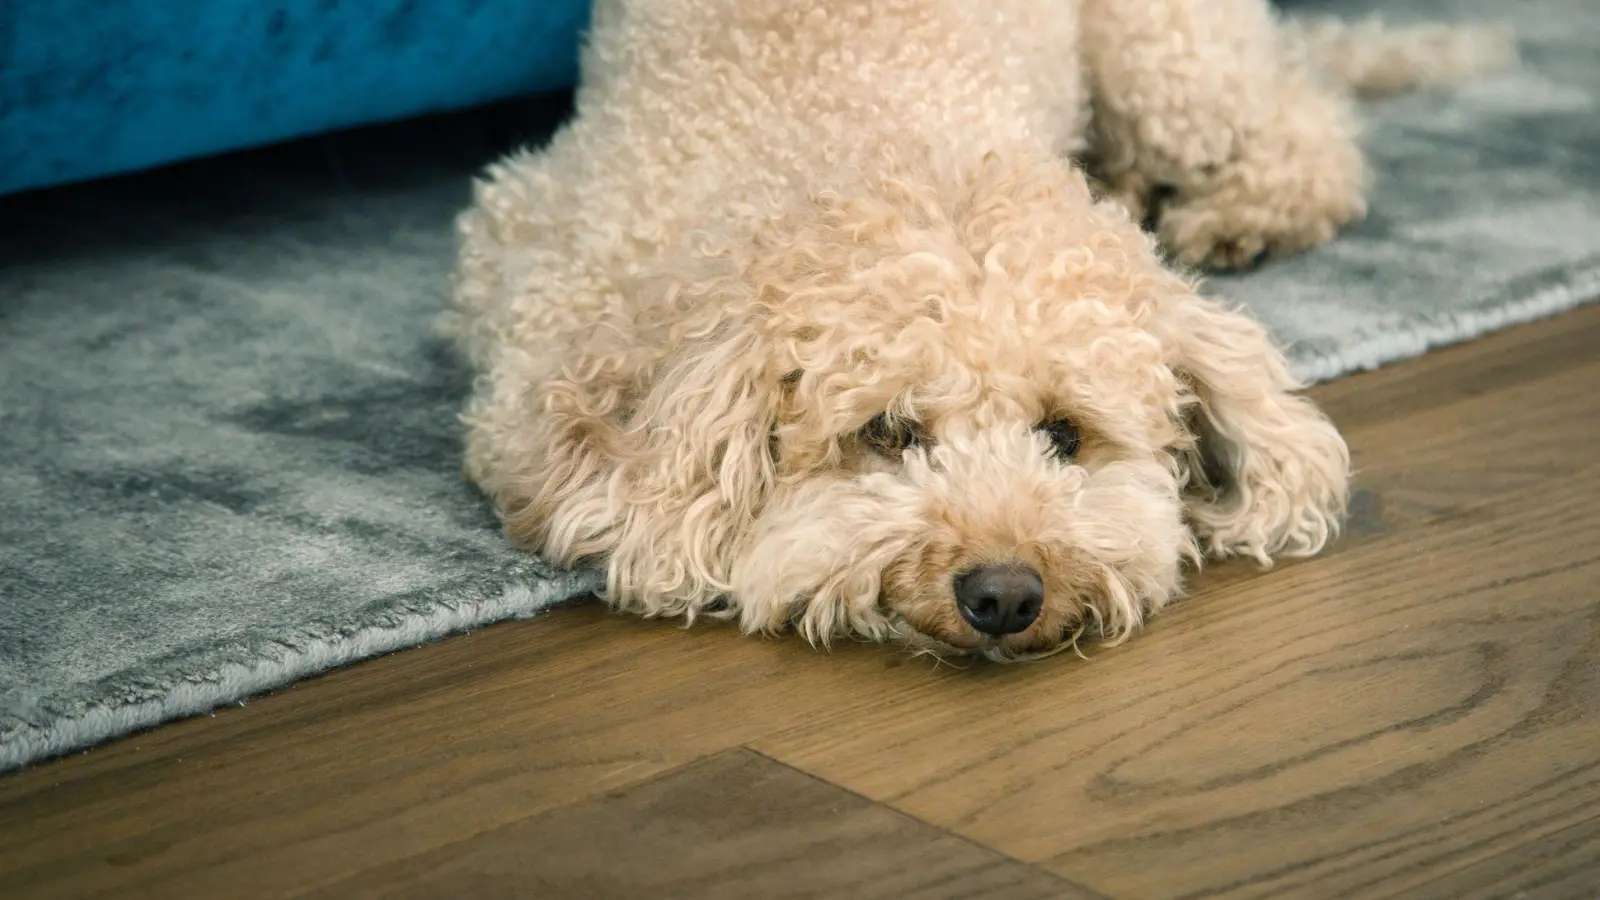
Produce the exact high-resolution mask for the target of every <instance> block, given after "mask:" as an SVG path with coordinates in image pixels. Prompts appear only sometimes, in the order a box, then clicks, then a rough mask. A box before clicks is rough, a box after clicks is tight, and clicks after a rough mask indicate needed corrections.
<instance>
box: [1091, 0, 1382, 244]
mask: <svg viewBox="0 0 1600 900" xmlns="http://www.w3.org/2000/svg"><path fill="white" fill-rule="evenodd" d="M1082 27H1083V32H1084V41H1083V46H1084V55H1085V58H1086V60H1087V62H1088V66H1089V74H1090V80H1091V92H1092V94H1093V97H1094V117H1095V119H1094V139H1093V147H1092V151H1091V155H1092V157H1093V159H1094V163H1095V166H1096V169H1097V175H1099V176H1100V177H1101V178H1102V179H1103V180H1104V181H1106V182H1107V184H1108V185H1109V187H1110V192H1111V193H1112V194H1113V195H1116V194H1118V193H1128V192H1134V191H1136V192H1138V193H1139V194H1140V195H1141V196H1142V198H1143V200H1144V201H1145V203H1149V204H1150V208H1149V210H1148V213H1149V216H1148V218H1149V219H1151V220H1154V221H1156V222H1157V226H1156V227H1157V229H1158V233H1159V235H1160V237H1161V239H1162V242H1163V244H1164V245H1165V246H1166V247H1167V249H1168V251H1169V252H1170V253H1172V254H1173V255H1174V256H1175V257H1176V258H1177V259H1178V260H1179V261H1180V262H1183V263H1186V264H1189V265H1197V266H1206V267H1211V268H1238V267H1242V266H1248V265H1250V264H1252V263H1254V262H1257V261H1259V260H1260V259H1262V258H1264V257H1265V256H1267V255H1269V254H1273V253H1288V252H1293V251H1296V250H1301V249H1304V248H1307V247H1310V246H1314V245H1316V244H1319V243H1323V242H1325V241H1328V240H1329V239H1331V238H1332V237H1333V235H1334V232H1335V231H1336V230H1337V229H1338V228H1339V227H1341V226H1343V225H1344V224H1346V223H1347V222H1349V221H1351V220H1352V219H1354V218H1358V217H1359V216H1361V215H1363V214H1364V213H1365V209H1366V207H1365V201H1364V199H1363V196H1362V194H1363V190H1364V188H1365V185H1366V181H1367V170H1366V166H1365V161H1364V160H1363V158H1362V154H1361V151H1360V148H1359V147H1358V146H1357V145H1356V142H1355V127H1354V124H1353V120H1352V118H1351V117H1350V115H1349V111H1348V109H1347V106H1346V102H1345V99H1344V98H1343V97H1341V96H1340V95H1338V94H1337V93H1335V92H1332V91H1329V90H1325V89H1323V88H1322V87H1320V86H1319V85H1317V84H1316V83H1315V82H1314V81H1313V79H1312V77H1311V75H1310V73H1309V71H1308V70H1307V69H1306V68H1305V67H1304V66H1300V65H1294V64H1291V63H1290V62H1289V61H1287V59H1286V57H1285V56H1284V55H1283V54H1281V53H1280V47H1279V34H1278V29H1277V25H1276V23H1275V22H1274V21H1273V17H1272V13H1271V10H1270V9H1269V8H1268V6H1267V4H1266V2H1265V0H1141V2H1138V3H1123V2H1120V0H1087V2H1086V3H1085V4H1084V9H1083V22H1082ZM1133 205H1135V206H1143V205H1144V203H1136V204H1133ZM1142 211H1143V210H1141V212H1142Z"/></svg>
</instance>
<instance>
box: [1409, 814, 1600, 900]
mask: <svg viewBox="0 0 1600 900" xmlns="http://www.w3.org/2000/svg"><path fill="white" fill-rule="evenodd" d="M1391 896H1398V895H1391ZM1597 896H1600V814H1597V815H1596V816H1595V817H1594V818H1591V819H1587V820H1585V821H1583V822H1579V823H1578V824H1576V825H1571V826H1569V827H1567V828H1563V829H1561V830H1560V831H1556V832H1553V833H1550V834H1544V835H1540V836H1538V837H1536V838H1534V839H1533V840H1530V841H1528V842H1527V843H1524V844H1521V845H1519V846H1516V847H1513V848H1511V849H1510V850H1506V851H1505V852H1503V853H1497V854H1495V855H1494V856H1491V857H1488V858H1487V859H1483V860H1482V861H1480V862H1477V863H1475V864H1473V865H1470V866H1466V867H1465V868H1461V869H1457V870H1456V871H1454V872H1451V873H1450V874H1448V875H1445V876H1444V877H1441V878H1437V879H1435V880H1433V881H1429V882H1428V883H1426V884H1423V885H1421V886H1419V887H1417V888H1416V889H1414V890H1410V891H1407V892H1406V894H1405V897H1407V898H1408V900H1503V898H1506V897H1526V898H1530V900H1532V898H1539V900H1594V898H1595V897H1597Z"/></svg>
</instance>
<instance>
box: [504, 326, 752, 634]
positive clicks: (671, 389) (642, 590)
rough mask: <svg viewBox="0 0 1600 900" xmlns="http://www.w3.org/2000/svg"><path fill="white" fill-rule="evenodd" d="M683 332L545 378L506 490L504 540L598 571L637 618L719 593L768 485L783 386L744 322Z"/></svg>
mask: <svg viewBox="0 0 1600 900" xmlns="http://www.w3.org/2000/svg"><path fill="white" fill-rule="evenodd" d="M674 330H675V331H679V330H678V329H674ZM695 331H696V332H698V333H690V334H683V333H681V331H680V333H678V334H675V335H673V336H672V337H673V339H671V340H661V341H659V342H658V341H654V340H651V341H646V342H645V343H646V344H647V345H650V346H666V347H670V348H671V349H669V350H667V351H666V354H667V355H666V356H665V357H662V356H660V355H659V353H650V352H648V351H647V352H645V353H644V354H643V357H644V358H641V356H640V351H639V350H637V349H634V350H631V351H630V350H627V349H623V350H619V351H618V353H617V354H616V355H615V356H612V357H589V358H587V359H584V360H581V361H580V364H579V365H577V366H573V367H569V368H568V369H567V370H566V371H565V372H563V373H562V374H561V375H559V376H558V377H556V378H554V379H552V380H551V381H550V382H549V383H548V384H547V385H546V388H545V392H544V398H545V400H544V407H545V408H544V414H543V415H542V416H541V419H540V424H539V426H538V427H539V428H540V430H541V431H542V434H541V436H540V439H539V440H538V441H537V444H539V445H540V446H539V447H538V449H537V450H535V452H534V453H532V454H530V456H531V457H532V460H531V461H530V463H529V464H528V467H527V468H526V469H524V470H523V471H522V472H521V473H520V474H519V475H517V476H516V479H515V484H513V485H510V487H511V488H513V492H514V493H515V494H516V495H518V496H519V497H521V498H522V502H521V503H520V505H516V506H512V507H510V508H508V509H507V511H506V516H505V518H506V528H507V531H508V533H509V534H510V536H511V537H512V539H513V541H514V542H515V543H518V544H520V545H522V546H525V547H528V548H530V549H534V550H537V551H539V552H543V553H545V554H546V555H548V556H550V557H552V558H554V559H556V560H557V561H560V562H563V563H567V564H574V563H578V562H589V563H595V564H601V565H604V567H605V569H606V583H607V594H608V598H609V599H610V600H611V602H612V603H613V604H615V605H617V606H620V607H622V608H624V609H628V610H631V611H634V612H639V613H643V614H645V615H687V616H689V617H691V618H692V617H693V616H694V615H695V614H696V612H698V611H705V610H706V609H707V608H708V607H709V606H711V605H712V604H713V602H714V601H715V600H716V599H717V598H718V597H720V596H721V595H723V594H726V593H727V591H728V589H729V569H730V567H731V564H732V558H733V554H734V553H735V546H734V545H735V542H736V541H737V540H738V538H739V537H740V536H741V535H742V533H743V532H744V530H746V529H747V527H748V524H749V522H751V521H752V520H753V519H754V518H755V517H756V515H757V514H758V513H759V512H760V510H761V508H762V506H763V504H764V503H765V499H766V497H767V496H768V494H769V493H770V492H771V489H772V485H773V483H774V478H775V474H774V473H775V469H776V463H775V461H774V460H773V457H772V453H771V446H770V442H771V435H772V429H773V424H774V420H775V416H776V410H777V405H778V397H779V394H780V390H781V388H780V385H781V378H780V377H774V376H773V375H772V373H771V372H770V371H769V367H768V366H767V364H766V354H765V353H763V352H762V347H763V340H762V338H761V336H760V334H759V333H758V331H757V329H755V328H754V327H752V325H751V323H750V322H749V321H747V320H746V319H745V317H742V316H740V317H733V316H729V317H727V318H722V319H720V320H718V321H714V322H712V323H710V324H704V325H703V327H698V328H696V329H695ZM634 337H638V335H635V336H634ZM651 357H653V358H651Z"/></svg>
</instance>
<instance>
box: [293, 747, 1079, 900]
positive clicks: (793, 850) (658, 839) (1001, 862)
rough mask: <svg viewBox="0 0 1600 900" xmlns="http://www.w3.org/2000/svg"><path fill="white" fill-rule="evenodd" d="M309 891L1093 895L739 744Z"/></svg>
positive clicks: (864, 897) (601, 897) (599, 897)
mask: <svg viewBox="0 0 1600 900" xmlns="http://www.w3.org/2000/svg"><path fill="white" fill-rule="evenodd" d="M312 896H315V897H328V898H335V897H337V898H352V900H354V898H362V897H395V898H423V897H484V898H488V897H584V898H592V900H610V898H616V900H635V898H640V897H650V898H662V900H670V898H685V900H688V898H694V900H700V898H705V900H715V898H723V897H725V898H729V900H746V898H750V897H763V898H767V897H770V898H773V900H779V898H800V897H859V898H861V900H872V898H880V897H881V898H886V900H887V898H894V900H900V898H906V900H911V898H927V900H935V898H956V897H962V898H965V897H995V898H1000V897H1004V898H1008V900H1009V898H1017V900H1026V898H1030V897H1037V898H1040V900H1044V898H1050V900H1072V898H1084V900H1089V898H1094V897H1096V896H1098V895H1096V894H1094V893H1092V892H1089V891H1086V890H1084V889H1082V888H1080V887H1078V886H1076V885H1073V884H1071V883H1070V882H1067V881H1065V880H1063V879H1061V878H1058V877H1056V876H1054V875H1050V874H1047V873H1045V872H1042V871H1039V870H1036V869H1034V868H1032V867H1030V866H1027V865H1024V864H1023V863H1019V862H1017V861H1015V860H1012V859H1008V858H1006V857H1004V856H1001V855H1000V854H998V853H995V852H994V851H992V850H988V849H986V848H983V847H980V846H978V845H976V844H974V843H972V842H970V841H967V840H964V839H962V838H959V837H956V836H954V835H951V834H949V833H948V832H944V831H940V830H939V829H937V828H933V827H932V826H929V825H927V824H924V823H922V822H918V821H917V820H915V819H912V818H911V817H909V816H906V815H905V814H903V813H899V812H896V811H894V810H891V809H889V808H888V807H885V806H881V805H878V804H875V803H872V802H870V801H868V800H865V799H863V798H861V797H858V796H856V795H855V794H851V793H849V792H847V791H843V790H840V789H839V788H837V787H834V786H832V785H829V784H826V783H824V782H821V781H818V780H817V779H815V778H812V777H810V776H809V775H804V774H801V773H800V772H797V771H795V770H794V769H791V768H789V767H787V766H783V765H780V764H778V763H776V762H773V761H772V760H769V759H767V758H766V757H763V756H761V755H759V754H757V753H754V752H751V751H749V750H731V751H728V752H725V753H721V754H718V755H716V756H713V757H710V758H708V759H705V760H701V761H699V762H696V763H692V764H690V765H688V766H685V767H683V768H679V769H675V770H673V771H671V772H667V773H665V774H663V775H661V776H659V777H657V778H654V779H650V780H648V781H646V782H644V783H641V784H638V785H634V786H632V787H629V788H625V789H623V790H619V791H613V792H610V793H607V794H605V795H603V796H600V797H596V798H594V799H592V800H589V801H586V802H584V803H580V804H578V805H576V806H572V807H566V808H562V809H559V810H555V811H553V812H550V813H547V814H545V815H542V816H536V817H533V818H530V819H526V820H523V821H521V822H517V823H514V824H511V825H507V826H504V827H501V828H498V829H495V830H494V831H491V832H488V833H485V834H481V835H478V836H476V837H473V838H471V839H469V840H466V841H462V842H460V843H457V844H452V845H450V846H447V847H442V848H440V849H438V850H435V851H433V852H430V853H426V854H422V855H420V856H416V857H413V858H411V859H408V860H404V861H402V862H400V863H399V864H397V865H393V866H384V867H382V868H380V869H376V870H373V871H370V872H363V873H360V874H359V875H356V876H353V877H351V878H349V879H347V880H345V881H342V882H340V883H338V884H334V885H331V886H329V887H328V888H326V889H324V890H322V891H318V892H316V893H315V894H313V895H312Z"/></svg>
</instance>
